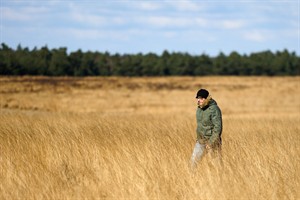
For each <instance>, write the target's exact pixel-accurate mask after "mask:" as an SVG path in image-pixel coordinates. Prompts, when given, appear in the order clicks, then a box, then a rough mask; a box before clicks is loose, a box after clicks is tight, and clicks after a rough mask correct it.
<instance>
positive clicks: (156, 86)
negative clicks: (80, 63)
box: [0, 77, 300, 199]
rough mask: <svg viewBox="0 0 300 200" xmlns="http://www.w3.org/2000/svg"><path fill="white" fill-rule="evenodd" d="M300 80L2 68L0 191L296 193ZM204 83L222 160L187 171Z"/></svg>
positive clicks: (80, 195) (123, 195)
mask: <svg viewBox="0 0 300 200" xmlns="http://www.w3.org/2000/svg"><path fill="white" fill-rule="evenodd" d="M45 80H46V81H45ZM299 80H300V79H299V77H294V78H290V77H280V78H267V77H261V78H258V77H252V78H246V77H243V78H236V77H206V78H191V77H184V78H180V77H175V78H146V79H141V78H132V79H131V78H85V79H72V78H53V79H48V78H44V77H39V78H32V77H20V78H12V77H2V78H0V82H1V88H0V92H1V96H0V106H1V111H0V148H1V149H0V151H1V153H0V165H1V171H0V198H1V199H299V198H300V193H299V190H298V188H299V186H300V178H299V175H300V173H299V169H300V162H299V153H300V148H299V142H300V136H299V133H300V127H299V123H300V113H299V112H300V102H299V95H300V93H299V91H300V88H299ZM51 81H52V82H51ZM100 85H101V86H100ZM199 87H206V88H208V89H209V90H210V91H211V93H212V95H213V97H214V98H215V99H216V100H217V102H218V103H219V105H220V107H221V109H222V111H223V120H224V130H223V162H224V165H223V167H221V166H219V165H215V163H214V162H212V161H211V160H210V159H209V158H208V157H205V158H204V159H203V160H202V161H201V162H200V163H199V165H198V167H197V169H196V170H194V171H191V170H190V168H189V159H190V156H191V153H192V150H193V145H194V140H195V128H196V121H195V99H194V93H195V92H196V90H197V89H198V88H199ZM30 88H31V89H30ZM36 88H40V89H36ZM279 94H281V95H279Z"/></svg>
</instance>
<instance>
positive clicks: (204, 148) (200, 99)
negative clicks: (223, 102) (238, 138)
mask: <svg viewBox="0 0 300 200" xmlns="http://www.w3.org/2000/svg"><path fill="white" fill-rule="evenodd" d="M196 98H197V103H198V108H197V111H196V118H197V140H196V144H195V147H194V151H193V154H192V158H191V164H192V167H193V168H194V167H195V166H196V164H197V162H198V161H199V160H200V159H201V158H202V156H203V155H204V154H205V153H208V154H210V156H211V157H212V158H216V157H218V159H219V160H220V162H222V161H221V145H222V139H221V134H222V114H221V110H220V108H219V106H218V105H217V102H216V101H215V100H213V99H212V97H211V96H210V95H209V92H208V91H207V90H205V89H200V90H199V91H198V92H197V95H196Z"/></svg>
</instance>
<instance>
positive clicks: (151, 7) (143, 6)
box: [135, 1, 161, 11]
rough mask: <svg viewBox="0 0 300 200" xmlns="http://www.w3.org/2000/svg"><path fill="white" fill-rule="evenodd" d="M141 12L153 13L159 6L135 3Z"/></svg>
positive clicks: (152, 3) (146, 2)
mask: <svg viewBox="0 0 300 200" xmlns="http://www.w3.org/2000/svg"><path fill="white" fill-rule="evenodd" d="M135 5H136V6H137V7H138V8H139V9H141V10H149V11H155V10H158V9H160V8H161V4H160V3H157V2H149V1H145V2H136V4H135Z"/></svg>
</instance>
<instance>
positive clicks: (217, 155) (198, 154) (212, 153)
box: [190, 142, 223, 169]
mask: <svg viewBox="0 0 300 200" xmlns="http://www.w3.org/2000/svg"><path fill="white" fill-rule="evenodd" d="M204 154H208V156H209V160H210V161H212V162H213V163H214V165H220V166H223V159H222V152H221V146H219V148H215V149H209V150H207V149H206V148H205V144H200V143H199V142H196V144H195V147H194V150H193V153H192V157H191V160H190V165H191V168H192V169H194V168H195V167H196V166H197V163H198V162H199V161H200V160H201V159H202V157H203V155H204Z"/></svg>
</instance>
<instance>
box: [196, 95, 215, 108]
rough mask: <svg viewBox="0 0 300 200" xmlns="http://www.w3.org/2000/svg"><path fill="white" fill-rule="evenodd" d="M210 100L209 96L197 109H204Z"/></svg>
mask: <svg viewBox="0 0 300 200" xmlns="http://www.w3.org/2000/svg"><path fill="white" fill-rule="evenodd" d="M211 100H212V96H211V95H209V96H208V97H207V98H206V99H205V100H204V102H203V104H202V105H201V106H199V108H201V109H205V108H206V107H208V105H209V103H210V101H211Z"/></svg>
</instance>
